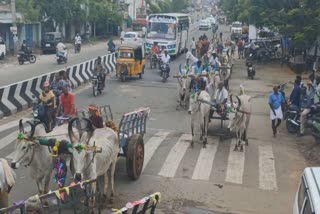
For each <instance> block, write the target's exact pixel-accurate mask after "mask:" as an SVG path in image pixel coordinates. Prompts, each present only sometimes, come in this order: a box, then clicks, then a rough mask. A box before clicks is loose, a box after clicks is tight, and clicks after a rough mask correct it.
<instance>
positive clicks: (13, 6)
mask: <svg viewBox="0 0 320 214" xmlns="http://www.w3.org/2000/svg"><path fill="white" fill-rule="evenodd" d="M11 14H12V27H13V28H14V29H15V30H12V31H13V48H14V53H17V45H18V44H17V43H18V37H17V33H18V32H17V12H16V0H11Z"/></svg>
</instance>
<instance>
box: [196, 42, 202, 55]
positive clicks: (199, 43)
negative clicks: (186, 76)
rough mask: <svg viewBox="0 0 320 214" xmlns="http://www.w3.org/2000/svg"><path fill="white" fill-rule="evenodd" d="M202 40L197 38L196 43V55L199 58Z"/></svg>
mask: <svg viewBox="0 0 320 214" xmlns="http://www.w3.org/2000/svg"><path fill="white" fill-rule="evenodd" d="M201 49H202V40H201V39H200V38H199V40H198V43H197V57H198V58H201Z"/></svg>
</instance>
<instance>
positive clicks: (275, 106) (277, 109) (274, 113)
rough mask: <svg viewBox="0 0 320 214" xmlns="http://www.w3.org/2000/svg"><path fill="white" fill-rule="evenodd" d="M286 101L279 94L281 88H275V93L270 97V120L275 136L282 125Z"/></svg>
mask: <svg viewBox="0 0 320 214" xmlns="http://www.w3.org/2000/svg"><path fill="white" fill-rule="evenodd" d="M284 103H285V100H284V98H283V96H282V94H281V93H279V87H278V86H274V87H273V92H272V93H271V94H270V95H269V106H270V119H271V121H272V131H273V136H274V137H275V136H276V135H277V128H278V127H279V125H280V124H281V120H282V119H283V113H282V105H283V104H284Z"/></svg>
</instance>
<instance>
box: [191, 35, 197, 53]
mask: <svg viewBox="0 0 320 214" xmlns="http://www.w3.org/2000/svg"><path fill="white" fill-rule="evenodd" d="M190 49H191V53H192V55H193V56H196V50H197V44H196V41H195V39H194V37H193V38H192V41H191V44H190Z"/></svg>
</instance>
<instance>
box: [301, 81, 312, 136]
mask: <svg viewBox="0 0 320 214" xmlns="http://www.w3.org/2000/svg"><path fill="white" fill-rule="evenodd" d="M310 111H311V99H310V97H309V95H308V94H307V88H306V87H305V86H303V87H302V88H301V94H300V112H301V114H300V135H299V136H300V137H301V136H303V135H304V124H305V122H306V120H307V115H308V114H309V113H310Z"/></svg>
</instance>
